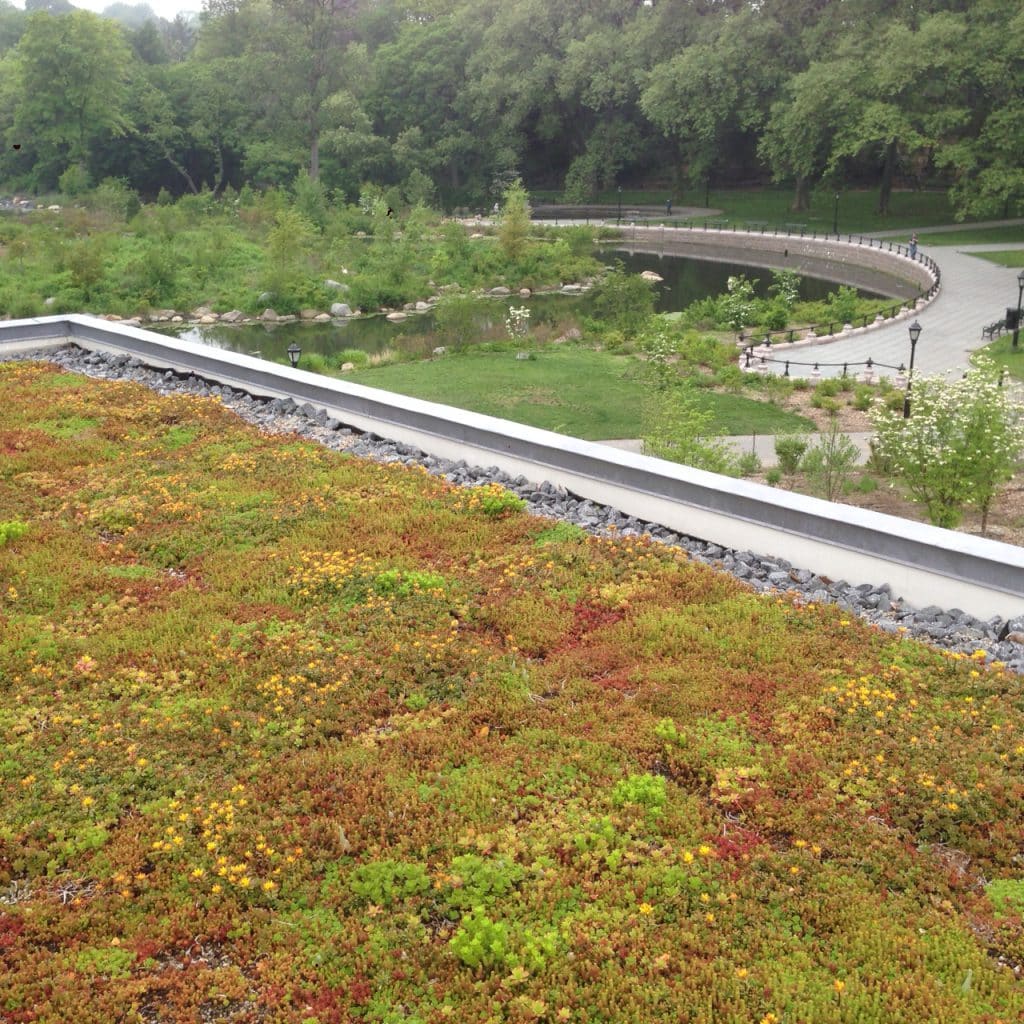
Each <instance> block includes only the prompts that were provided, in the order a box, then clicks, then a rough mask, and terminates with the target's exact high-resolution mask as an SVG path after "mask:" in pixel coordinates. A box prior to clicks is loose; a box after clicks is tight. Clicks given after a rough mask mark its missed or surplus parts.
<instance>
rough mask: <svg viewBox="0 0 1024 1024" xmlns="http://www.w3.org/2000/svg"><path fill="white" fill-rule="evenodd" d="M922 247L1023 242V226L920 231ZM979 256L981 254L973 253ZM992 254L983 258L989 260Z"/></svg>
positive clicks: (1011, 253) (1012, 254)
mask: <svg viewBox="0 0 1024 1024" xmlns="http://www.w3.org/2000/svg"><path fill="white" fill-rule="evenodd" d="M920 242H921V245H922V246H929V245H954V246H956V245H987V244H988V243H990V242H991V243H992V244H993V245H998V244H999V243H1000V242H1024V224H1011V225H1007V226H1004V227H1000V228H968V229H965V230H963V231H922V232H920ZM975 255H977V256H981V255H982V254H981V253H975ZM991 255H992V254H988V256H986V257H984V258H989V257H990V256H991ZM999 255H1007V256H1014V255H1016V256H1017V257H1018V258H1019V256H1020V254H1019V253H1017V254H1015V253H1013V252H1012V251H1011V252H1009V253H1005V254H999ZM1004 266H1011V267H1012V266H1020V264H1018V263H1008V264H1004Z"/></svg>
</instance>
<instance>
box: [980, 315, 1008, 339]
mask: <svg viewBox="0 0 1024 1024" xmlns="http://www.w3.org/2000/svg"><path fill="white" fill-rule="evenodd" d="M1005 330H1006V321H1005V320H996V322H995V323H992V324H989V325H988V326H987V327H982V329H981V336H982V338H987V339H988V340H989V341H991V340H992V339H993V338H996V337H998V336H999V335H1000V334H1002V333H1003V331H1005Z"/></svg>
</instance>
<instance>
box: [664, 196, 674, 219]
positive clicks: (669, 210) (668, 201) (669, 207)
mask: <svg viewBox="0 0 1024 1024" xmlns="http://www.w3.org/2000/svg"><path fill="white" fill-rule="evenodd" d="M665 213H667V214H668V215H669V216H670V217H671V216H672V199H671V197H669V198H668V199H666V200H665Z"/></svg>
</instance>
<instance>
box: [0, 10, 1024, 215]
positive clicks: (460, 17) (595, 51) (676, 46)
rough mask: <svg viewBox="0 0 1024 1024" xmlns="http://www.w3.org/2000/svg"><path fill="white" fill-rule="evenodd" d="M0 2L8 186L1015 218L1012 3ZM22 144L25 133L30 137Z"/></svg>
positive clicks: (1017, 81) (1018, 107)
mask: <svg viewBox="0 0 1024 1024" xmlns="http://www.w3.org/2000/svg"><path fill="white" fill-rule="evenodd" d="M26 7H27V10H26V11H20V10H18V9H16V8H14V7H13V6H12V5H11V4H10V3H9V2H8V0H0V101H2V102H0V134H2V135H3V138H4V141H5V143H6V145H5V146H4V149H3V153H2V154H0V181H4V182H6V183H7V184H8V185H9V186H14V187H20V188H33V189H39V190H43V189H49V188H53V187H55V186H56V185H57V183H58V179H59V178H60V176H61V175H62V174H63V173H64V172H65V171H66V170H67V169H68V168H69V167H77V166H81V168H82V169H83V171H84V172H85V173H87V175H88V176H89V177H91V178H92V179H93V180H99V179H100V178H102V177H104V176H116V177H120V178H123V179H125V180H126V181H127V182H128V183H129V184H130V185H131V186H132V187H134V188H136V189H138V190H140V191H141V192H143V193H144V194H146V195H155V194H156V192H158V191H159V189H160V188H166V189H167V190H169V191H170V192H172V193H180V192H188V191H195V192H197V191H200V190H202V189H204V188H207V189H210V190H211V191H213V192H220V191H221V190H223V189H224V188H226V187H227V186H229V185H230V186H232V187H235V188H239V187H241V186H242V185H243V184H245V183H251V184H253V185H256V186H268V185H290V184H291V183H293V182H294V181H295V180H296V175H297V174H298V173H299V172H300V171H303V172H305V174H306V176H307V178H308V179H309V180H311V181H317V180H320V181H322V182H323V185H324V187H326V188H327V189H329V190H330V189H336V190H340V191H341V192H343V193H345V194H346V195H347V196H348V197H349V198H355V197H356V196H357V195H358V194H359V193H360V191H361V190H362V186H363V184H364V183H365V182H367V181H369V180H373V181H375V182H377V183H379V184H382V185H385V186H395V187H396V188H397V189H398V190H399V191H398V192H396V195H397V194H401V195H403V196H404V198H406V199H407V200H408V201H410V202H415V201H417V200H429V201H433V202H439V203H441V204H442V205H445V206H448V207H451V206H455V205H465V204H487V205H490V203H491V202H493V199H494V198H495V196H496V194H498V193H499V192H500V188H501V185H502V183H507V181H508V180H510V179H512V178H514V177H515V176H517V175H521V176H522V177H523V179H524V180H525V181H526V182H528V183H529V185H530V186H531V187H533V188H548V189H553V190H556V191H559V192H562V193H563V194H564V195H565V196H566V198H569V199H574V200H584V199H587V198H590V197H592V196H593V195H594V194H596V193H597V192H598V191H600V190H602V189H606V188H614V187H615V186H617V185H626V186H629V185H632V184H639V183H642V182H658V183H660V184H663V185H665V186H666V187H669V186H677V187H679V186H686V185H692V186H696V185H700V184H702V183H704V182H706V181H708V180H712V181H714V183H715V184H716V185H728V184H732V183H736V184H738V183H744V184H750V183H757V182H768V181H770V180H774V181H777V182H782V183H786V184H789V185H790V186H792V188H793V190H794V206H796V207H800V206H802V205H805V204H806V202H807V198H808V195H809V193H810V191H811V190H812V189H814V188H832V187H837V186H840V185H857V186H861V187H875V188H877V189H878V202H879V208H880V210H882V211H885V210H886V208H887V206H888V202H889V195H890V192H891V190H892V189H893V188H894V187H899V186H904V187H906V186H910V187H918V186H922V185H936V184H939V185H942V186H945V187H948V188H950V189H951V194H952V196H953V198H954V201H955V204H956V206H957V208H958V209H959V210H960V211H961V212H962V213H964V214H972V215H986V214H1002V213H1004V212H1007V213H1010V212H1019V211H1020V210H1021V209H1022V208H1024V151H1022V148H1021V147H1022V146H1024V142H1022V139H1024V9H1022V8H1021V5H1020V3H1019V0H970V2H968V0H672V2H667V0H554V2H551V0H502V2H498V0H204V10H203V13H202V16H201V18H200V19H199V21H198V22H196V21H190V20H188V19H187V18H183V17H181V16H179V17H178V18H177V19H175V21H174V22H168V21H165V20H162V19H158V18H155V17H154V16H152V15H151V12H150V11H149V10H148V8H146V7H145V5H142V4H134V5H133V4H130V3H115V4H113V5H112V6H111V7H110V8H109V9H108V11H107V12H105V13H106V15H107V17H104V18H101V17H99V16H96V15H92V14H88V13H86V12H84V11H77V10H74V9H73V8H71V7H70V6H69V5H68V4H67V2H66V0H29V2H28V3H27V4H26ZM16 144H17V145H19V146H20V148H18V149H15V148H14V146H15V145H16Z"/></svg>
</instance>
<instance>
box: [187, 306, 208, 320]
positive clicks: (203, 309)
mask: <svg viewBox="0 0 1024 1024" xmlns="http://www.w3.org/2000/svg"><path fill="white" fill-rule="evenodd" d="M211 313H213V310H212V309H210V307H209V306H196V308H195V309H193V310H192V316H193V318H194V319H196V320H198V319H199V318H200V317H204V316H210V314H211Z"/></svg>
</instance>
